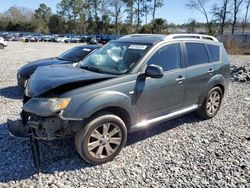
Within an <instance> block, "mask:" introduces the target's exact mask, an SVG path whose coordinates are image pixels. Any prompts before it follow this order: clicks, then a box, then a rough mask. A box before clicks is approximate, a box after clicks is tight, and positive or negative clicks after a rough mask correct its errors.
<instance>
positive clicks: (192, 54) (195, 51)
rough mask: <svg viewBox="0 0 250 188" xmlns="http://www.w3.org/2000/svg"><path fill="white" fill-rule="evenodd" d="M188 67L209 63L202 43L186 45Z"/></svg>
mask: <svg viewBox="0 0 250 188" xmlns="http://www.w3.org/2000/svg"><path fill="white" fill-rule="evenodd" d="M186 48H187V56H188V66H193V65H199V64H204V63H208V54H207V50H206V47H205V45H204V44H202V43H186Z"/></svg>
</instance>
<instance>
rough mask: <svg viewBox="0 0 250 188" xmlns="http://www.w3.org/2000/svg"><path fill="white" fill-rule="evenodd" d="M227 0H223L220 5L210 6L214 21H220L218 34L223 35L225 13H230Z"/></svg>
mask: <svg viewBox="0 0 250 188" xmlns="http://www.w3.org/2000/svg"><path fill="white" fill-rule="evenodd" d="M228 2H229V0H223V5H222V6H221V7H220V5H217V4H215V5H214V6H213V7H212V13H213V15H214V17H215V21H218V22H219V23H220V29H219V33H220V35H223V33H224V27H225V22H226V18H227V14H228V13H230V11H228Z"/></svg>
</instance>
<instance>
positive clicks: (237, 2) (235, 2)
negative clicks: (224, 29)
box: [231, 0, 243, 35]
mask: <svg viewBox="0 0 250 188" xmlns="http://www.w3.org/2000/svg"><path fill="white" fill-rule="evenodd" d="M242 3H243V0H233V22H232V32H231V33H232V35H233V34H234V32H235V24H236V22H237V16H238V13H239V10H240V5H241V4H242Z"/></svg>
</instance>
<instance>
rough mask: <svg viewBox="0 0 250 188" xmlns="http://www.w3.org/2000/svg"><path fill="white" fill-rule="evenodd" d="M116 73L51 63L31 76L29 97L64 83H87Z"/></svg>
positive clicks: (27, 90) (28, 90)
mask: <svg viewBox="0 0 250 188" xmlns="http://www.w3.org/2000/svg"><path fill="white" fill-rule="evenodd" d="M115 76H116V75H111V74H101V73H95V72H91V71H87V70H83V69H80V68H77V67H73V66H71V65H51V66H44V67H39V68H37V70H36V71H35V72H34V74H33V75H32V76H31V78H30V79H29V81H28V84H27V88H26V91H25V93H26V95H27V96H29V97H34V96H39V95H41V94H44V93H46V92H48V91H50V90H52V89H55V88H57V87H59V86H63V85H69V84H70V85H71V86H72V85H74V84H79V83H81V84H82V86H83V85H87V84H88V83H91V82H93V81H97V80H103V79H108V78H113V77H115Z"/></svg>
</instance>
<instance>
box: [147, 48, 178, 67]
mask: <svg viewBox="0 0 250 188" xmlns="http://www.w3.org/2000/svg"><path fill="white" fill-rule="evenodd" d="M180 62H181V53H180V44H178V43H176V44H169V45H166V46H164V47H162V48H160V49H159V50H158V51H157V52H155V53H154V55H153V56H152V57H151V58H150V60H149V61H148V65H150V64H155V65H159V66H161V67H162V68H163V70H164V71H167V70H172V69H176V68H179V67H180Z"/></svg>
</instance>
